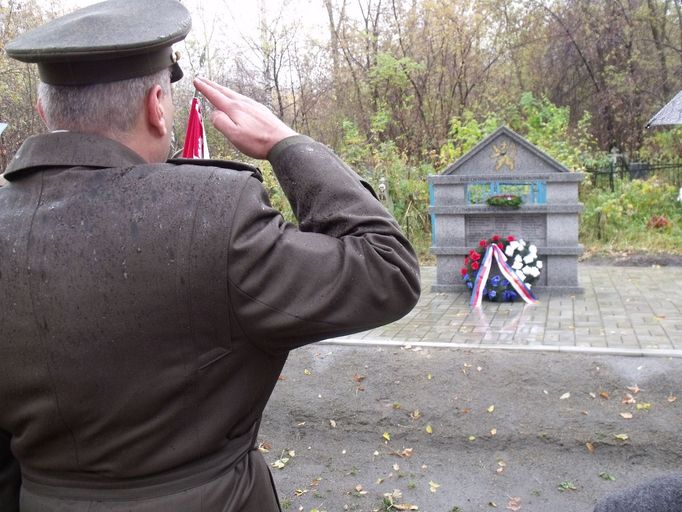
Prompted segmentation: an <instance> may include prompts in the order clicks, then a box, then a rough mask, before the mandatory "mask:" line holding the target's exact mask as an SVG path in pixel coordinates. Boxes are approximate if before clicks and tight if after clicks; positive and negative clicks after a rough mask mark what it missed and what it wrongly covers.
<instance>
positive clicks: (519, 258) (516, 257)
mask: <svg viewBox="0 0 682 512" xmlns="http://www.w3.org/2000/svg"><path fill="white" fill-rule="evenodd" d="M522 260H523V257H522V256H521V255H520V254H517V255H516V256H515V257H514V261H522Z"/></svg>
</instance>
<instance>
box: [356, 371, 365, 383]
mask: <svg viewBox="0 0 682 512" xmlns="http://www.w3.org/2000/svg"><path fill="white" fill-rule="evenodd" d="M366 378H367V377H365V376H364V375H360V374H359V373H356V374H355V375H353V380H354V381H355V382H358V383H360V382H362V381H363V380H365V379H366Z"/></svg>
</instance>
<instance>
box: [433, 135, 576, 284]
mask: <svg viewBox="0 0 682 512" xmlns="http://www.w3.org/2000/svg"><path fill="white" fill-rule="evenodd" d="M582 179H583V174H582V173H578V172H571V171H570V170H569V169H567V168H566V167H564V166H563V165H562V164H560V163H559V162H557V161H556V160H554V159H552V158H551V157H549V156H548V155H547V154H545V153H544V152H542V151H540V150H539V149H538V148H536V147H535V146H534V145H532V144H531V143H530V142H528V141H527V140H526V139H524V138H523V137H521V136H520V135H518V134H517V133H515V132H514V131H512V130H510V129H509V128H507V127H505V126H502V127H500V128H498V129H497V130H496V131H495V132H494V133H492V134H491V135H489V136H488V137H487V138H485V139H484V140H483V141H482V142H480V143H479V144H478V145H477V146H476V147H474V148H473V149H472V150H471V151H469V152H468V153H467V154H466V155H464V156H462V157H461V158H460V159H459V160H457V161H456V162H455V163H453V164H451V165H450V166H448V167H447V168H446V169H445V170H444V171H443V172H442V173H441V174H439V175H436V176H429V178H428V181H429V196H430V208H429V212H430V214H431V227H432V246H431V252H432V253H433V254H434V255H435V256H436V282H435V284H434V285H433V288H432V289H433V291H436V292H448V291H461V290H464V289H466V287H465V285H464V282H463V281H462V278H461V275H460V268H462V262H463V260H464V257H465V256H466V255H467V254H468V253H469V251H470V250H471V249H472V248H474V247H476V246H478V244H479V240H486V239H489V238H490V237H491V236H493V235H499V236H502V237H506V236H509V235H512V236H514V237H515V238H517V239H523V240H525V241H526V242H528V243H532V244H534V245H535V246H537V254H538V255H539V259H540V260H541V261H542V268H543V270H542V273H541V274H540V276H539V278H538V281H537V282H536V284H535V285H534V286H533V292H536V293H537V292H539V293H540V294H542V293H543V292H546V291H552V292H566V293H581V292H582V288H581V287H580V286H579V283H578V257H579V256H580V255H581V254H582V251H583V249H582V246H581V245H580V244H579V243H578V227H579V215H580V212H581V211H582V204H581V203H580V202H579V199H578V188H579V186H580V182H581V181H582ZM506 194H510V195H513V196H519V197H521V198H522V204H521V205H520V206H518V208H517V209H511V208H509V207H505V206H490V205H488V203H487V202H486V201H487V200H488V198H489V197H491V196H496V195H506Z"/></svg>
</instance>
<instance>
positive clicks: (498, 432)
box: [259, 265, 682, 512]
mask: <svg viewBox="0 0 682 512" xmlns="http://www.w3.org/2000/svg"><path fill="white" fill-rule="evenodd" d="M433 275H434V269H432V268H425V269H423V272H422V276H423V281H424V287H423V288H424V293H423V294H422V298H421V300H420V302H419V305H418V306H417V307H416V308H415V310H413V311H412V312H411V313H410V314H409V315H408V316H407V317H406V318H404V319H402V320H400V321H398V322H395V323H394V324H391V325H388V326H385V327H382V328H379V329H374V330H372V331H368V332H366V333H361V334H357V335H354V336H351V337H345V338H338V339H334V340H328V341H326V342H322V343H318V344H315V345H311V346H308V347H304V348H302V349H298V350H295V351H293V352H292V353H291V355H290V357H289V361H288V362H287V365H286V366H285V368H284V370H283V373H282V376H281V380H280V382H279V383H278V385H277V387H276V389H275V392H274V393H273V396H272V399H271V401H270V403H269V404H268V407H267V408H266V411H265V415H264V419H263V424H262V428H261V433H260V437H259V440H260V441H261V442H262V443H263V448H264V450H267V453H265V454H264V455H265V457H266V460H267V461H268V463H269V464H271V469H272V472H273V477H274V480H275V482H276V485H277V487H278V492H279V495H280V499H281V502H282V506H283V509H284V510H292V511H305V512H311V511H316V510H317V511H327V512H332V511H346V510H351V511H357V512H369V511H391V510H419V511H423V512H469V511H480V510H488V511H495V510H501V511H507V510H517V511H524V512H555V511H556V512H588V511H592V510H593V508H594V504H595V503H596V501H597V500H598V499H599V498H600V497H602V496H604V495H606V494H608V493H612V492H618V490H620V489H624V488H627V487H629V486H632V485H634V484H636V483H639V482H641V481H643V480H645V479H647V478H650V477H654V476H657V475H660V474H663V473H669V472H672V471H676V470H677V471H679V470H680V469H681V468H682V438H681V437H680V435H679V429H680V425H682V409H681V408H680V407H681V405H682V358H680V357H679V356H680V355H681V354H682V350H680V349H681V348H682V346H681V345H680V344H681V343H682V338H680V337H679V336H678V334H679V333H680V331H682V320H681V316H680V307H682V297H681V296H680V291H678V290H680V289H682V286H681V285H682V269H680V268H679V267H660V268H659V267H637V268H636V267H625V268H623V267H605V266H589V265H581V266H580V281H581V285H582V286H583V287H585V293H584V294H583V295H577V296H547V297H543V296H540V297H539V298H540V303H539V304H538V305H535V306H527V305H524V304H520V303H514V304H493V303H484V305H483V307H482V308H480V310H471V309H470V308H469V306H468V297H466V296H465V295H464V294H441V293H432V292H430V291H429V282H430V281H429V280H430V279H433ZM654 283H655V285H654ZM587 324H589V325H587ZM678 396H679V397H680V398H679V399H678ZM409 507H413V508H409ZM414 507H417V508H414Z"/></svg>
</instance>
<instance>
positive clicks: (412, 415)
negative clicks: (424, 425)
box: [410, 409, 422, 420]
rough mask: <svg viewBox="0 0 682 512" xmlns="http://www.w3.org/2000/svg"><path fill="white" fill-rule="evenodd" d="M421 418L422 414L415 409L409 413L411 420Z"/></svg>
mask: <svg viewBox="0 0 682 512" xmlns="http://www.w3.org/2000/svg"><path fill="white" fill-rule="evenodd" d="M421 416H422V413H421V411H420V410H419V409H415V410H414V411H412V412H411V413H410V418H412V419H413V420H418V419H419V418H421Z"/></svg>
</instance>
